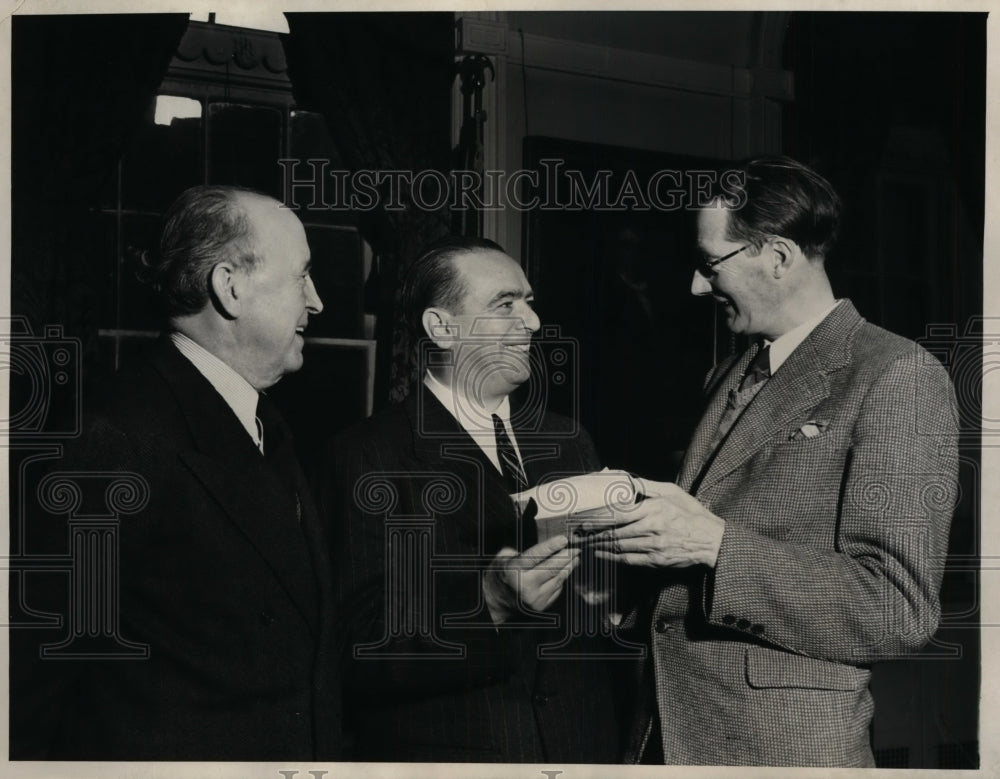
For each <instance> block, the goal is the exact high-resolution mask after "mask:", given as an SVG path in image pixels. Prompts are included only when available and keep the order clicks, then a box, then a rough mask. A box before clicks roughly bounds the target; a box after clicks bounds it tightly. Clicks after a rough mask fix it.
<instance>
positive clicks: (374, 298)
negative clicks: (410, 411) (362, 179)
mask: <svg viewBox="0 0 1000 779" xmlns="http://www.w3.org/2000/svg"><path fill="white" fill-rule="evenodd" d="M285 16H286V17H287V19H288V28H289V34H288V35H287V36H285V38H284V44H285V54H286V57H287V60H288V74H289V77H290V78H291V81H292V87H293V89H294V92H295V99H296V103H297V104H298V105H299V106H300V107H302V108H306V109H310V110H315V111H318V112H320V113H321V114H322V115H323V117H324V119H325V120H326V124H327V128H328V130H329V132H330V135H331V137H332V138H333V141H334V143H335V144H336V146H337V149H338V151H339V152H340V154H341V158H342V159H343V160H344V163H345V164H346V165H347V166H348V167H349V168H350V171H351V173H354V172H356V171H390V170H392V171H407V172H408V173H411V174H416V173H418V172H420V171H425V170H437V171H439V172H441V173H445V174H447V172H448V171H449V167H450V166H449V160H450V154H451V149H450V122H451V82H452V77H453V61H454V17H453V15H452V14H450V13H288V14H285ZM388 196H389V191H388V188H387V187H385V186H383V187H382V188H381V197H380V198H379V206H378V207H376V208H375V209H373V210H370V211H363V212H362V213H359V214H358V218H359V229H360V231H361V234H362V236H363V237H364V238H365V240H366V241H368V243H369V244H370V245H371V246H372V249H373V251H374V253H375V258H376V263H375V266H374V268H375V269H374V270H373V274H374V276H373V278H371V279H369V285H368V293H369V294H368V295H367V296H366V299H367V304H368V305H369V306H370V307H371V308H372V313H375V314H377V317H378V318H377V325H376V339H377V342H378V351H377V355H378V357H377V365H376V375H375V405H376V407H380V406H383V405H384V404H385V403H386V402H387V401H389V400H399V399H401V398H402V397H404V396H405V394H406V392H407V389H408V387H409V383H410V380H411V379H412V373H413V370H414V368H413V365H412V363H411V361H410V360H409V351H410V349H409V344H408V342H407V339H406V335H405V329H404V328H403V327H401V323H400V322H399V321H398V306H397V305H396V298H397V295H398V290H399V282H400V278H401V276H402V273H403V272H404V271H405V268H406V264H407V263H408V262H409V261H411V260H412V259H413V258H414V255H415V253H416V252H417V251H418V250H419V249H420V247H421V246H422V245H424V244H425V243H427V242H428V241H430V240H433V239H434V238H437V237H439V236H440V235H442V234H444V233H445V232H447V230H448V224H449V219H450V216H449V209H448V206H447V204H445V205H444V206H443V207H441V208H439V209H437V210H435V211H431V210H428V209H426V208H422V207H417V206H415V205H414V203H413V199H412V197H411V196H410V193H409V190H408V187H406V186H405V185H404V186H403V187H402V193H401V198H400V200H401V204H402V206H403V208H402V209H399V210H394V209H390V210H387V209H386V208H385V207H384V206H385V203H386V199H387V198H388ZM428 199H429V200H433V199H434V198H433V196H431V197H429V198H428ZM428 199H425V200H424V201H423V202H427V200H428Z"/></svg>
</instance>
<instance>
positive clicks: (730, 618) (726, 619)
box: [722, 614, 736, 625]
mask: <svg viewBox="0 0 1000 779" xmlns="http://www.w3.org/2000/svg"><path fill="white" fill-rule="evenodd" d="M735 621H736V617H734V616H733V615H732V614H726V616H724V617H723V618H722V622H723V624H726V625H732V624H733V623H734V622H735Z"/></svg>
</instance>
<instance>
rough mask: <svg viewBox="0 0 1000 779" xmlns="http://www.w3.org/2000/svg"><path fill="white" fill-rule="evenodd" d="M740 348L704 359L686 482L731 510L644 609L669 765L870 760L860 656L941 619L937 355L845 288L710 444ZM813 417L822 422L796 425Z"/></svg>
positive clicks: (944, 407) (920, 636)
mask: <svg viewBox="0 0 1000 779" xmlns="http://www.w3.org/2000/svg"><path fill="white" fill-rule="evenodd" d="M750 359H751V354H750V353H746V354H744V355H743V356H742V357H736V358H732V359H730V360H727V361H725V362H724V363H722V364H720V365H719V366H717V367H716V369H715V371H714V372H713V373H712V375H711V376H710V377H709V381H708V398H709V403H708V408H707V410H706V411H705V414H704V416H703V418H702V420H701V423H700V424H699V426H698V428H697V430H696V431H695V434H694V438H693V440H692V442H691V446H690V448H689V449H688V452H687V454H686V456H685V458H684V463H683V465H682V468H681V472H680V475H679V476H678V480H677V481H678V484H679V486H681V487H683V488H684V489H687V490H689V491H691V492H692V494H694V495H695V497H697V498H698V500H699V501H701V503H702V504H703V505H704V506H705V507H706V508H708V509H709V510H710V511H712V512H714V513H715V514H717V515H718V516H720V517H722V518H723V519H724V520H725V521H726V530H725V534H724V536H723V539H722V545H721V548H720V549H719V555H718V560H717V563H716V566H715V568H714V570H712V571H709V572H706V570H705V569H704V568H702V567H697V568H691V569H686V570H680V571H674V572H670V571H667V572H664V575H663V578H662V580H661V583H660V587H659V588H658V591H657V592H656V595H655V598H654V599H653V601H652V603H651V604H650V605H651V611H652V613H651V614H648V615H647V617H646V619H645V620H642V621H640V622H639V624H640V625H641V626H643V627H644V628H645V629H646V630H647V631H648V633H647V635H648V638H649V640H650V641H651V642H652V646H653V663H652V669H651V670H652V671H653V673H654V678H653V679H650V680H648V685H649V690H650V691H651V692H652V691H653V690H655V696H653V695H651V701H650V703H651V704H652V707H656V706H658V709H659V719H660V726H661V731H660V732H659V733H655V732H651V731H650V729H649V726H650V722H651V721H650V719H649V717H650V715H651V714H652V712H653V710H655V709H654V708H651V709H650V710H647V711H646V712H645V718H644V719H643V721H642V722H641V726H642V727H641V728H640V731H639V736H640V739H641V738H646V739H656V738H660V739H661V741H662V749H663V754H664V757H665V758H666V762H667V763H668V764H672V763H673V764H677V763H694V764H708V765H715V764H729V765H732V764H757V765H821V766H871V765H873V759H872V752H871V747H870V743H869V725H870V722H871V718H872V708H873V705H872V698H871V695H870V694H869V692H868V680H869V677H870V673H871V672H870V670H869V665H870V664H871V663H873V662H876V661H880V660H888V659H891V658H895V657H899V656H902V655H904V654H906V653H907V652H911V651H914V650H916V649H918V648H919V647H921V646H922V645H923V644H924V643H926V642H927V640H928V639H929V638H930V637H931V635H932V634H933V633H934V630H935V628H936V626H937V622H938V616H939V604H938V591H939V588H940V585H941V575H942V572H943V570H944V561H945V552H946V549H947V544H948V528H949V523H950V520H951V514H952V510H953V508H954V503H955V500H956V496H957V481H956V480H957V470H958V460H957V446H956V443H957V419H958V417H957V410H956V403H955V395H954V392H953V390H952V387H951V382H950V381H949V379H948V375H947V373H946V372H945V370H944V368H943V367H942V366H941V364H940V363H939V362H938V361H937V360H936V359H935V358H934V357H932V356H931V355H929V354H928V353H927V352H925V351H924V350H923V349H921V348H920V347H919V346H918V345H917V344H915V343H913V342H912V341H907V340H906V339H904V338H900V337H899V336H896V335H893V334H891V333H888V332H886V331H885V330H882V329H881V328H878V327H875V326H873V325H871V324H869V323H867V322H865V320H864V319H862V318H861V316H860V315H859V314H858V312H857V311H856V310H855V308H854V306H853V305H851V303H850V302H849V301H843V302H841V303H840V305H839V306H838V307H837V308H836V309H834V310H833V311H832V312H831V313H830V314H829V315H828V316H827V317H826V319H824V320H823V321H822V322H821V323H820V324H819V325H818V326H817V327H816V329H815V330H813V332H812V333H811V334H810V335H809V336H808V337H807V338H806V339H805V340H804V341H803V342H802V344H800V345H799V347H798V348H797V349H796V350H795V351H794V352H793V353H792V354H791V356H789V358H788V360H787V362H785V363H784V364H783V365H782V366H781V368H780V369H779V370H778V371H777V372H776V373H775V375H774V376H773V377H772V378H771V379H769V380H768V382H767V384H765V385H764V387H763V388H762V389H761V390H760V392H759V393H758V394H757V396H756V397H755V398H754V399H753V401H752V402H751V403H750V404H749V405H748V406H747V408H746V409H745V411H744V412H743V414H742V416H741V417H740V418H739V420H738V421H737V422H736V424H735V425H734V426H733V428H732V429H731V430H730V432H729V435H728V437H727V438H726V439H725V440H724V441H723V442H722V443H721V444H720V445H719V447H718V448H717V450H716V451H715V452H714V453H713V452H712V451H710V448H709V446H710V442H711V440H712V437H713V435H714V433H715V431H716V430H717V428H718V424H719V419H720V418H721V416H722V413H723V410H724V408H725V405H726V398H727V396H728V394H729V391H730V390H731V389H733V388H735V387H736V386H737V385H738V384H739V382H740V378H741V376H742V375H743V373H744V371H745V370H746V368H747V365H748V363H749V362H750ZM803 429H807V430H809V432H812V433H818V434H817V435H811V436H807V435H804V434H802V433H801V432H800V431H802V430H803Z"/></svg>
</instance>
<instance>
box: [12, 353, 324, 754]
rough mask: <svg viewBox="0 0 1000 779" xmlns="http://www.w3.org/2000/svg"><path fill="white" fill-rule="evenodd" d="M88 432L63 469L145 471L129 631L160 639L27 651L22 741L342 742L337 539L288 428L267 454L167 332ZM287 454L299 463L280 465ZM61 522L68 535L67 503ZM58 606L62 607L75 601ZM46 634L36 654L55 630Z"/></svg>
mask: <svg viewBox="0 0 1000 779" xmlns="http://www.w3.org/2000/svg"><path fill="white" fill-rule="evenodd" d="M78 444H79V445H78V446H76V447H74V448H73V450H72V451H71V453H70V456H69V457H68V458H67V460H66V461H65V463H60V464H59V466H58V468H60V469H63V470H66V471H72V470H75V469H80V470H81V471H82V472H84V473H88V474H93V473H101V472H104V473H106V474H109V475H110V476H113V475H114V474H115V473H122V472H130V473H134V474H137V475H138V476H139V477H141V479H142V480H144V481H145V483H146V485H147V486H148V494H149V499H148V505H147V506H146V507H145V508H144V509H142V510H141V511H139V512H138V513H136V514H134V515H130V516H129V515H125V516H122V517H121V520H120V527H119V532H118V555H119V564H118V566H117V574H118V586H119V590H120V604H119V609H118V614H119V626H120V635H121V637H122V638H123V639H125V640H126V641H129V642H134V643H138V644H145V645H147V646H148V648H149V656H148V658H147V659H121V658H112V659H94V658H92V659H81V658H76V659H72V660H60V661H54V660H46V661H40V662H38V663H35V664H34V667H33V668H32V667H30V666H31V663H30V662H29V661H28V660H26V658H29V657H30V655H25V654H24V653H22V654H20V655H18V658H16V659H19V660H26V664H25V665H19V666H17V667H16V668H15V672H14V675H15V676H18V679H19V681H18V683H17V685H16V687H17V690H16V692H17V695H16V696H14V698H13V700H14V702H15V716H19V715H20V714H22V713H23V716H24V717H25V718H26V719H25V720H22V721H20V722H19V724H18V728H19V734H20V736H21V737H20V738H18V739H17V742H16V743H12V750H11V751H12V755H13V756H14V757H16V758H32V757H33V758H47V759H100V760H105V759H129V760H171V759H184V760H312V759H333V758H336V757H337V756H338V754H339V752H338V744H339V729H340V727H339V700H338V695H339V692H338V687H339V685H338V680H337V678H336V662H335V660H334V659H333V658H334V656H335V655H336V649H335V648H334V647H333V632H332V629H331V628H332V622H331V619H330V614H331V609H330V603H329V600H330V595H331V593H332V589H331V574H330V569H329V563H328V556H327V549H328V544H327V543H326V542H325V541H324V540H323V532H322V528H321V527H320V523H319V522H318V515H317V513H316V509H315V505H314V502H313V501H312V500H311V498H310V496H309V490H308V488H307V485H306V484H305V483H304V480H303V478H302V476H301V473H300V472H299V470H298V467H297V464H296V463H295V461H294V459H292V460H288V459H287V458H283V457H282V452H283V451H290V448H291V445H292V441H291V438H290V436H289V435H288V434H287V429H285V430H281V429H277V430H275V431H269V438H268V440H266V441H265V445H266V448H267V451H268V457H267V458H266V459H265V458H264V457H262V456H261V454H260V452H259V451H258V450H257V448H256V446H255V445H254V443H253V441H252V440H251V438H250V437H249V436H248V435H247V433H246V431H245V430H244V428H243V427H242V426H241V425H240V423H239V421H238V420H237V418H236V416H235V414H234V413H233V412H232V410H231V409H230V408H229V406H228V405H227V404H226V403H225V401H224V400H223V399H222V397H221V396H220V395H219V394H218V393H217V392H216V391H215V389H214V388H213V387H212V386H211V385H210V384H209V383H208V381H207V380H206V379H205V378H204V377H203V376H202V375H201V374H200V373H199V372H198V370H197V369H196V368H195V367H194V366H193V365H192V364H191V363H190V362H189V361H188V360H187V359H186V358H185V357H183V356H182V355H181V354H180V353H179V352H178V351H177V350H176V349H175V348H174V347H173V345H172V344H171V343H170V342H169V340H167V339H163V340H162V341H161V342H160V343H159V344H157V347H156V349H155V351H154V352H153V353H152V354H151V356H150V359H149V360H148V362H143V363H142V364H140V365H138V366H137V368H136V369H135V370H131V371H126V372H123V373H122V374H119V376H118V377H116V383H115V386H114V390H113V393H112V395H111V396H110V397H109V399H108V403H107V411H106V412H105V413H102V414H100V415H98V416H96V417H95V418H93V419H92V420H91V421H90V423H89V424H88V425H87V429H86V430H85V432H84V434H83V436H82V437H81V439H80V441H79V442H78ZM278 462H286V463H288V462H290V463H291V465H290V467H289V468H286V469H285V470H286V473H285V474H284V475H283V476H282V475H280V474H279V469H278V468H277V467H276V466H275V465H274V463H278ZM296 492H297V493H298V505H297V502H296ZM299 518H301V522H300V521H299ZM48 521H49V522H50V523H51V525H52V526H54V527H55V532H56V533H61V534H62V536H63V538H65V534H66V530H65V528H66V516H61V517H58V516H57V517H51V516H50V517H48ZM29 584H30V581H29ZM36 591H38V592H42V590H40V589H39V588H37V587H35V588H29V589H28V590H27V592H28V594H29V595H33V593H34V592H36ZM57 609H58V610H59V611H60V613H63V614H65V613H66V604H65V601H63V602H61V603H58V604H57ZM25 633H27V632H25ZM34 633H35V635H32V636H31V637H30V638H31V640H32V641H33V642H34V646H33V651H34V653H35V655H37V652H38V645H39V643H42V642H44V641H46V640H48V641H52V640H53V639H55V638H58V636H52V635H47V636H46V635H38V634H37V631H35V632H34ZM28 651H30V648H29V650H28ZM22 671H23V672H24V674H25V676H23V677H21V676H20V674H21V673H22ZM28 679H34V680H37V681H38V685H37V686H33V685H31V684H29V683H28V682H27V680H28ZM43 690H44V692H42V691H43ZM35 696H43V697H45V698H47V699H48V700H47V701H46V703H45V704H44V708H45V709H47V711H46V712H45V713H46V714H47V716H48V722H47V723H43V721H42V720H41V719H39V721H38V724H39V726H44V727H47V728H49V732H47V733H40V732H38V728H37V727H33V726H32V716H33V715H35V714H37V713H38V711H39V708H40V707H39V706H37V705H33V704H37V703H38V701H37V700H33V698H34V697H35ZM12 732H13V729H12Z"/></svg>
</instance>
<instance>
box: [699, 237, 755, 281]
mask: <svg viewBox="0 0 1000 779" xmlns="http://www.w3.org/2000/svg"><path fill="white" fill-rule="evenodd" d="M749 248H750V246H749V244H748V245H747V246H741V247H740V248H739V249H737V250H736V251H734V252H729V254H727V255H725V256H724V257H718V258H716V259H714V260H704V259H703V260H701V261H700V262H699V263H698V264H697V265H696V266H695V270H696V271H698V273H700V274H701V275H702V276H704V277H705V278H706V279H709V278H711V277H712V276H713V275H715V266H716V265H721V264H722V263H724V262H725V261H726V260H728V259H729V258H730V257H735V256H736V255H737V254H739V253H740V252H745V251H746V250H747V249H749Z"/></svg>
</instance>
